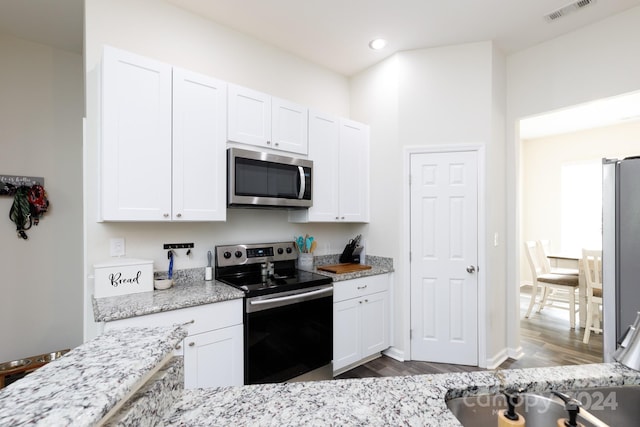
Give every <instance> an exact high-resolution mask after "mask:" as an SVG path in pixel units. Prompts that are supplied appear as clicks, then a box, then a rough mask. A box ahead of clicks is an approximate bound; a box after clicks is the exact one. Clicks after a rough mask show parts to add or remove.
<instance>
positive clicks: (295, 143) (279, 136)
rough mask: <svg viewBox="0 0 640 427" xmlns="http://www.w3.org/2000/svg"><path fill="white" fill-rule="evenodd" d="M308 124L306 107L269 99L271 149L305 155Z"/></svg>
mask: <svg viewBox="0 0 640 427" xmlns="http://www.w3.org/2000/svg"><path fill="white" fill-rule="evenodd" d="M308 123H309V117H308V110H307V108H306V107H303V106H302V105H298V104H294V103H293V102H290V101H286V100H284V99H279V98H271V138H272V148H274V149H277V150H283V151H290V152H292V153H299V154H305V155H306V154H307V153H308V151H309V145H308V139H309V135H308V133H309V125H308Z"/></svg>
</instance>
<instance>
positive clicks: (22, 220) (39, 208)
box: [9, 184, 49, 240]
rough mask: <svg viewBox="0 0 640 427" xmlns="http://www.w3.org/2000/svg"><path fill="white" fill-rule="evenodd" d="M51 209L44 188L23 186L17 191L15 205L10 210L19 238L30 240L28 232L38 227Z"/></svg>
mask: <svg viewBox="0 0 640 427" xmlns="http://www.w3.org/2000/svg"><path fill="white" fill-rule="evenodd" d="M48 208H49V200H48V199H47V193H46V191H45V190H44V187H43V186H42V185H40V184H34V185H32V186H31V187H29V186H26V185H22V186H20V187H17V188H16V189H15V195H14V198H13V205H12V206H11V209H10V210H9V218H10V219H11V221H13V222H14V223H15V224H16V232H17V233H18V237H21V238H23V239H25V240H26V239H28V238H29V236H27V233H26V231H27V230H28V229H30V228H31V226H32V225H38V223H39V222H40V218H41V217H42V216H43V215H44V213H45V212H46V211H47V209H48Z"/></svg>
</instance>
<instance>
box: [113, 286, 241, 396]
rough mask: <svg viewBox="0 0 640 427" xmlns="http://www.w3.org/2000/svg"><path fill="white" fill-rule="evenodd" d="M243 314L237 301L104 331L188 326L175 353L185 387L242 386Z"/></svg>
mask: <svg viewBox="0 0 640 427" xmlns="http://www.w3.org/2000/svg"><path fill="white" fill-rule="evenodd" d="M242 310H243V308H242V299H237V300H231V301H224V302H219V303H214V304H205V305H199V306H196V307H188V308H183V309H180V310H172V311H165V312H162V313H156V314H148V315H145V316H138V317H131V318H128V319H122V320H116V321H113V322H106V323H105V324H104V331H105V332H106V331H109V330H113V329H120V328H127V327H136V326H138V327H152V326H170V325H175V324H187V323H188V325H187V328H188V333H189V335H188V336H187V337H186V338H185V339H184V341H183V344H182V345H180V346H178V347H177V348H176V350H175V352H174V354H175V355H176V356H184V387H185V388H187V389H189V388H203V387H223V386H231V385H243V384H244V357H243V352H244V345H243V326H242ZM189 322H191V323H189Z"/></svg>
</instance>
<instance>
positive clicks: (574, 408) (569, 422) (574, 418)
mask: <svg viewBox="0 0 640 427" xmlns="http://www.w3.org/2000/svg"><path fill="white" fill-rule="evenodd" d="M552 393H553V394H555V395H556V396H558V397H559V398H560V399H562V401H563V402H564V409H566V410H567V412H568V413H569V419H565V420H564V425H565V427H578V426H581V425H582V424H578V414H580V416H581V417H582V418H584V419H585V421H588V422H590V423H591V424H593V425H594V426H596V427H609V425H608V424H605V423H603V422H602V421H600V420H599V419H598V418H596V417H595V416H593V415H591V413H589V412H588V411H586V410H584V409H583V410H582V411H580V407H581V406H582V403H580V401H579V400H577V399H574V398H573V397H571V396H569V395H568V394H565V393H560V392H559V391H552ZM559 421H560V420H559ZM558 425H560V424H558Z"/></svg>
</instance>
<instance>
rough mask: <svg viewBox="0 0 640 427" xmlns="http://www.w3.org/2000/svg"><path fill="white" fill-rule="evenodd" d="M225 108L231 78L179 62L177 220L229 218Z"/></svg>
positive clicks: (175, 85)
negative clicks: (197, 70)
mask: <svg viewBox="0 0 640 427" xmlns="http://www.w3.org/2000/svg"><path fill="white" fill-rule="evenodd" d="M226 113H227V84H226V83H224V82H221V81H218V80H215V79H212V78H209V77H207V76H203V75H200V74H196V73H192V72H189V71H186V70H182V69H178V68H174V70H173V186H172V190H173V191H172V204H173V209H172V218H173V219H174V220H178V221H216V220H218V221H224V220H225V219H226V214H227V207H226V157H225V155H226V140H225V131H226V117H227V115H226Z"/></svg>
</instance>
